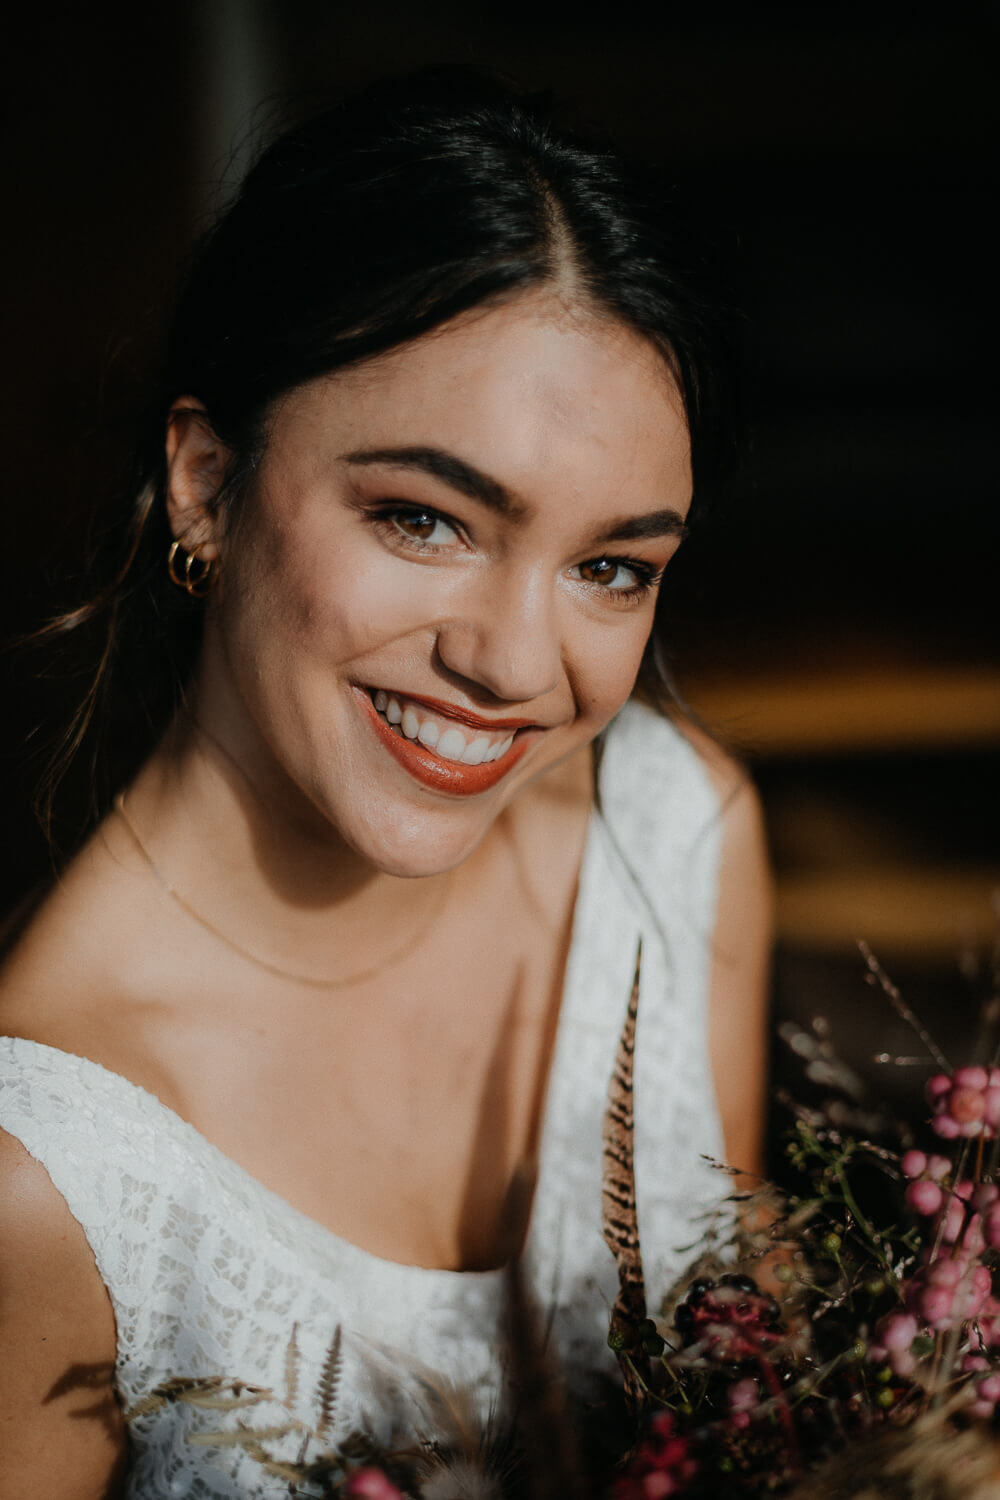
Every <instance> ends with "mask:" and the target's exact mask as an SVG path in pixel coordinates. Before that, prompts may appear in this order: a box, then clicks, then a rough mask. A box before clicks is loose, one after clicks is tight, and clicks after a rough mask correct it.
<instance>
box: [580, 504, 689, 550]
mask: <svg viewBox="0 0 1000 1500" xmlns="http://www.w3.org/2000/svg"><path fill="white" fill-rule="evenodd" d="M687 533H688V527H687V522H686V521H685V520H684V517H683V516H682V515H681V514H680V512H679V511H676V510H671V509H670V508H669V507H667V508H665V509H664V510H651V511H647V512H646V514H645V515H641V516H622V518H621V520H619V521H612V523H611V525H610V526H609V527H608V529H607V531H602V532H601V535H600V538H599V540H600V541H602V542H645V541H652V540H654V539H655V538H657V537H664V536H676V537H681V538H683V537H685V536H687Z"/></svg>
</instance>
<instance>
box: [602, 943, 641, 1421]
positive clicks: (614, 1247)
mask: <svg viewBox="0 0 1000 1500" xmlns="http://www.w3.org/2000/svg"><path fill="white" fill-rule="evenodd" d="M641 967H642V942H641V940H640V943H639V947H638V950H637V952H636V956H635V974H634V977H633V980H632V993H631V995H630V996H629V1003H628V1010H627V1011H626V1013H625V1024H624V1026H623V1027H622V1032H621V1036H620V1038H619V1041H618V1051H617V1053H616V1055H615V1065H614V1069H613V1071H612V1074H611V1083H610V1085H609V1088H608V1104H607V1109H606V1110H605V1112H604V1183H603V1191H602V1195H601V1204H602V1228H603V1231H604V1240H605V1243H606V1244H607V1246H608V1249H609V1250H610V1251H611V1253H612V1255H613V1256H614V1258H615V1264H616V1265H617V1267H618V1296H617V1298H616V1300H615V1305H614V1309H613V1311H612V1315H611V1332H610V1335H609V1342H610V1343H611V1345H612V1347H613V1348H614V1349H615V1352H616V1354H617V1356H618V1363H619V1364H620V1365H621V1369H622V1375H623V1376H624V1380H625V1399H626V1402H627V1404H628V1406H629V1408H630V1409H631V1410H632V1411H633V1412H636V1411H638V1410H639V1409H640V1408H641V1406H642V1404H643V1388H644V1386H645V1385H646V1384H648V1375H649V1364H648V1359H647V1357H646V1355H645V1353H644V1352H643V1348H642V1333H643V1324H644V1322H645V1320H646V1287H645V1282H644V1280H643V1274H642V1254H641V1252H640V1248H639V1221H638V1214H637V1211H636V1200H635V1162H634V1152H633V1135H634V1131H635V1110H634V1084H633V1064H634V1059H635V1023H636V1017H637V1015H638V1013H639V974H640V970H641Z"/></svg>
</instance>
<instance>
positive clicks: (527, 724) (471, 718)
mask: <svg viewBox="0 0 1000 1500" xmlns="http://www.w3.org/2000/svg"><path fill="white" fill-rule="evenodd" d="M367 691H368V692H369V693H372V692H374V691H375V688H374V686H372V687H369V688H368V690H367ZM382 691H383V692H386V693H388V694H389V697H390V698H391V697H393V696H394V695H393V692H392V689H391V688H383V690H382ZM395 696H397V697H400V698H405V699H406V700H407V702H409V703H423V704H424V705H425V707H427V708H430V709H432V710H433V711H434V712H435V713H439V714H442V715H443V716H444V717H445V718H446V719H454V720H455V722H456V723H458V724H468V726H469V728H470V729H484V730H485V731H486V732H487V734H488V733H489V732H490V731H491V730H496V729H530V728H531V727H532V726H534V725H535V724H536V723H537V721H536V720H535V719H495V718H494V719H485V718H483V717H482V715H481V714H474V713H472V711H471V710H470V709H468V708H456V706H455V704H454V703H446V702H445V700H444V699H443V698H428V697H425V695H424V694H423V693H399V694H396V695H395Z"/></svg>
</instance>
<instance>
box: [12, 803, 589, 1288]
mask: <svg viewBox="0 0 1000 1500" xmlns="http://www.w3.org/2000/svg"><path fill="white" fill-rule="evenodd" d="M599 819H600V813H599V811H598V809H597V808H596V807H592V808H591V809H590V813H589V815H588V821H587V830H586V835H585V839H584V845H583V853H582V856H581V859H580V866H579V870H578V872H577V880H576V893H575V896H574V900H573V910H572V917H571V921H570V933H569V946H568V949H567V958H566V966H565V971H564V974H563V990H562V996H561V999H560V1004H559V1015H558V1017H557V1020H556V1026H555V1037H554V1040H553V1045H552V1055H551V1061H550V1063H549V1069H548V1077H547V1079H546V1083H545V1098H544V1105H543V1108H542V1117H541V1129H540V1131H539V1138H538V1150H537V1163H538V1170H537V1175H536V1180H535V1185H534V1192H533V1196H532V1204H531V1211H530V1214H529V1218H528V1227H527V1230H526V1232H525V1237H524V1242H523V1245H522V1249H521V1254H522V1256H524V1255H527V1254H528V1253H529V1252H530V1251H531V1247H532V1243H533V1238H534V1233H533V1231H534V1226H535V1224H536V1222H537V1219H538V1211H537V1209H538V1203H539V1200H540V1198H541V1197H542V1195H543V1193H545V1194H547V1193H548V1192H550V1191H554V1190H555V1188H556V1184H555V1183H553V1182H552V1181H551V1180H550V1179H551V1176H552V1174H551V1172H548V1171H546V1161H547V1158H548V1156H549V1154H550V1148H551V1145H552V1140H553V1137H554V1135H555V1133H556V1131H557V1128H558V1122H557V1121H556V1120H554V1119H553V1104H554V1103H555V1102H557V1101H558V1099H559V1098H560V1095H561V1093H562V1091H561V1090H560V1089H559V1088H558V1086H557V1081H558V1079H559V1078H560V1077H561V1074H562V1071H563V1070H564V1068H565V1066H566V1055H567V1034H568V1032H569V1031H570V1030H571V1029H572V1026H573V1024H574V1021H575V1020H576V1019H577V1018H576V1016H575V1014H574V1013H575V1011H576V1010H577V1008H578V1005H579V996H580V993H581V985H580V982H579V978H578V975H579V974H580V973H581V971H583V972H585V971H586V967H587V965H586V961H585V959H584V958H583V956H582V955H581V953H580V947H581V944H584V943H586V941H587V936H588V933H591V932H592V931H593V930H594V923H595V919H596V915H597V914H596V913H591V911H590V906H591V904H592V900H591V890H592V887H593V873H594V872H593V867H594V864H595V860H596V858H597V855H598V849H599V842H600V841H599V838H598V833H597V829H598V822H599ZM7 1040H8V1041H9V1042H10V1043H11V1044H12V1045H13V1046H14V1048H16V1049H17V1050H20V1049H21V1048H29V1049H33V1050H37V1051H38V1052H39V1053H41V1054H51V1055H55V1056H59V1057H63V1058H70V1059H72V1060H73V1062H74V1063H75V1064H77V1066H78V1068H79V1069H81V1070H87V1071H90V1072H91V1073H92V1074H93V1075H95V1076H98V1077H100V1078H102V1079H103V1080H105V1087H106V1088H110V1089H114V1090H115V1091H117V1092H118V1093H120V1094H125V1095H126V1096H127V1097H129V1098H131V1099H132V1100H134V1101H135V1102H136V1103H137V1104H138V1105H139V1107H140V1108H141V1109H142V1110H143V1111H145V1112H146V1113H147V1114H152V1115H155V1116H158V1117H159V1119H160V1120H161V1121H162V1122H163V1123H164V1124H165V1125H166V1127H167V1129H168V1130H169V1132H170V1134H171V1135H172V1136H173V1137H174V1138H175V1139H176V1138H180V1139H182V1140H183V1141H184V1142H185V1143H186V1144H187V1145H188V1146H189V1148H191V1149H192V1150H193V1154H194V1155H195V1156H196V1157H198V1158H200V1159H201V1161H202V1162H203V1163H204V1164H206V1165H208V1166H209V1167H210V1168H212V1169H214V1171H215V1172H216V1173H217V1174H218V1176H219V1178H220V1180H222V1181H223V1185H228V1186H229V1187H230V1189H231V1190H233V1189H235V1191H236V1192H237V1193H238V1195H239V1196H240V1197H242V1198H247V1197H250V1198H253V1199H256V1201H257V1202H258V1203H259V1204H261V1205H263V1206H265V1207H266V1208H269V1209H270V1212H271V1214H272V1215H273V1216H276V1217H277V1218H278V1219H279V1220H284V1221H286V1222H288V1223H290V1224H292V1225H294V1226H295V1228H296V1235H297V1237H301V1238H300V1243H301V1239H302V1238H304V1239H305V1240H306V1241H307V1242H308V1243H309V1245H310V1246H311V1248H312V1249H313V1251H314V1253H315V1254H316V1255H318V1256H319V1257H321V1258H323V1259H328V1258H329V1257H330V1255H331V1253H332V1254H333V1255H335V1256H336V1257H337V1258H338V1259H339V1260H341V1261H347V1262H349V1263H353V1265H354V1266H356V1267H357V1268H361V1267H363V1266H366V1265H367V1266H371V1267H373V1268H374V1267H378V1268H379V1270H380V1271H381V1272H383V1273H384V1274H388V1275H395V1276H398V1277H399V1278H401V1279H402V1278H409V1279H410V1280H411V1281H412V1282H414V1283H423V1284H425V1285H427V1286H430V1285H431V1284H433V1283H435V1282H442V1283H452V1284H459V1283H462V1284H467V1285H469V1286H473V1285H477V1284H478V1285H487V1284H489V1283H491V1282H495V1281H497V1280H498V1279H499V1278H500V1277H501V1276H502V1274H503V1271H504V1267H503V1266H495V1267H490V1268H488V1269H486V1270H474V1269H471V1270H469V1269H461V1268H458V1269H453V1268H450V1267H445V1266H421V1265H417V1264H414V1263H411V1262H407V1261H399V1260H391V1259H387V1258H386V1257H384V1256H380V1255H378V1254H377V1253H376V1252H375V1251H373V1250H368V1249H366V1248H365V1247H364V1246H363V1245H359V1244H357V1243H356V1242H355V1241H353V1240H350V1239H346V1238H345V1237H344V1236H343V1235H340V1234H338V1233H337V1232H336V1231H335V1230H333V1229H330V1228H329V1227H328V1226H327V1225H326V1224H324V1223H323V1222H322V1221H321V1220H320V1219H316V1218H314V1217H313V1216H312V1215H311V1214H308V1213H306V1212H305V1211H304V1210H303V1209H300V1208H296V1206H295V1205H294V1204H293V1203H291V1202H290V1201H289V1199H287V1198H286V1197H284V1195H283V1194H282V1193H280V1192H278V1191H277V1190H276V1189H275V1188H271V1187H268V1186H267V1184H266V1183H264V1182H262V1181H261V1179H260V1178H259V1177H256V1176H255V1175H254V1173H253V1172H251V1171H250V1170H249V1169H248V1168H246V1167H244V1166H242V1165H241V1163H240V1162H238V1161H237V1160H236V1159H235V1157H232V1156H230V1155H228V1153H227V1152H225V1151H223V1149H222V1148H221V1147H220V1146H217V1145H215V1144H214V1142H212V1141H210V1140H209V1139H208V1137H207V1136H205V1135H203V1134H202V1132H201V1131H200V1130H199V1129H198V1128H197V1126H196V1125H193V1124H192V1123H191V1121H189V1120H186V1119H185V1118H184V1116H183V1115H181V1114H179V1113H178V1112H177V1111H176V1110H175V1109H172V1108H171V1107H170V1105H168V1104H165V1103H164V1102H163V1100H162V1099H160V1097H159V1096H158V1095H157V1094H155V1093H153V1092H152V1090H150V1089H147V1088H145V1087H144V1086H143V1085H142V1084H139V1083H135V1082H133V1080H132V1079H130V1078H127V1077H126V1076H125V1075H124V1074H122V1073H116V1072H115V1071H114V1070H113V1069H111V1068H106V1067H105V1066H104V1064H103V1063H99V1062H96V1061H94V1060H93V1059H92V1058H88V1057H84V1056H82V1055H80V1054H79V1053H73V1052H67V1051H65V1050H64V1049H63V1048H59V1047H53V1046H50V1045H49V1044H48V1043H46V1042H38V1041H34V1040H33V1039H31V1038H28V1037H11V1038H8V1039H7Z"/></svg>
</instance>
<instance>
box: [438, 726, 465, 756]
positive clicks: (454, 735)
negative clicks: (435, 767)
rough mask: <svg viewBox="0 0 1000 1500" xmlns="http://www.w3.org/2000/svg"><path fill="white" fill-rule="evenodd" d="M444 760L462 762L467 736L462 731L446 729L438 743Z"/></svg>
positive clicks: (439, 751) (439, 752)
mask: <svg viewBox="0 0 1000 1500" xmlns="http://www.w3.org/2000/svg"><path fill="white" fill-rule="evenodd" d="M437 753H438V755H440V756H441V758H442V760H461V759H462V757H463V755H464V753H465V735H464V734H463V733H462V731H461V730H460V729H446V730H445V732H444V734H443V735H442V736H441V738H440V739H439V740H438V742H437Z"/></svg>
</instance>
